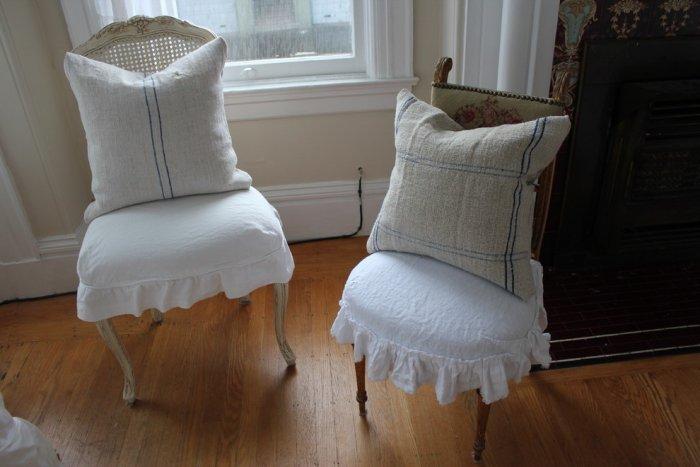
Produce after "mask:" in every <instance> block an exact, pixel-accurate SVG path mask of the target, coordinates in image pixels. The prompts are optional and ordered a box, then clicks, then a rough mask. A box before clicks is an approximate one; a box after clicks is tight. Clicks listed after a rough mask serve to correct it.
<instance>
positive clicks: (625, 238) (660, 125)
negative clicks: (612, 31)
mask: <svg viewBox="0 0 700 467" xmlns="http://www.w3.org/2000/svg"><path fill="white" fill-rule="evenodd" d="M575 109H576V110H575V113H574V119H573V130H572V134H571V137H570V141H569V145H568V147H567V148H566V150H567V151H568V154H566V160H567V162H568V164H567V165H568V167H566V168H567V170H566V174H565V179H564V180H563V181H564V182H565V183H564V190H563V199H562V201H561V205H560V206H559V208H560V212H559V216H558V220H559V223H558V229H557V234H556V243H555V246H554V248H552V249H553V251H554V254H553V257H554V258H553V261H552V262H553V263H554V265H556V266H558V267H565V268H566V267H573V268H580V267H587V266H617V267H621V266H635V265H640V264H649V263H655V262H666V261H676V260H687V259H692V258H698V257H700V254H699V253H700V248H699V247H700V37H681V38H656V39H627V40H620V39H597V40H596V39H594V40H589V41H586V42H585V44H584V51H583V57H582V60H581V69H580V77H579V81H578V94H577V98H576V101H575ZM558 178H560V182H561V181H562V180H561V178H562V174H561V173H559V174H558ZM555 206H556V205H555ZM555 215H556V214H555ZM550 248H551V245H550Z"/></svg>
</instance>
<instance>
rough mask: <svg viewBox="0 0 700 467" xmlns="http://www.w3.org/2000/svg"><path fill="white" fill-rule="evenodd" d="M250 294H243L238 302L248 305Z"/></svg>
mask: <svg viewBox="0 0 700 467" xmlns="http://www.w3.org/2000/svg"><path fill="white" fill-rule="evenodd" d="M250 302H251V300H250V294H248V295H243V296H242V297H241V298H239V299H238V303H240V304H241V306H248V305H250Z"/></svg>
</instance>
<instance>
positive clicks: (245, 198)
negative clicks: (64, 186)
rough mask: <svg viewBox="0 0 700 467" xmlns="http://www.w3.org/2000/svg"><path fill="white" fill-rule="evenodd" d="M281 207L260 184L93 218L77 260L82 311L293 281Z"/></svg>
mask: <svg viewBox="0 0 700 467" xmlns="http://www.w3.org/2000/svg"><path fill="white" fill-rule="evenodd" d="M293 270H294V261H293V259H292V255H291V253H290V251H289V247H288V246H287V242H286V239H285V237H284V234H283V232H282V225H281V223H280V220H279V217H278V215H277V212H276V211H275V209H274V208H273V207H272V206H271V205H270V204H269V203H268V202H267V200H265V198H264V197H263V196H262V195H261V194H260V193H259V192H258V191H257V190H255V189H254V188H251V189H249V190H241V191H232V192H226V193H216V194H209V195H197V196H187V197H183V198H178V199H173V200H163V201H155V202H151V203H145V204H140V205H136V206H130V207H127V208H124V209H120V210H117V211H113V212H110V213H107V214H105V215H103V216H100V217H98V218H97V219H95V220H93V221H92V222H91V223H90V226H89V227H88V229H87V232H86V233H85V238H84V240H83V243H82V247H81V249H80V256H79V258H78V276H79V277H80V284H79V286H78V316H79V317H80V318H81V319H83V320H85V321H98V320H101V319H106V318H110V317H112V316H116V315H121V314H132V315H135V316H140V315H141V314H142V313H143V311H144V310H146V309H148V308H156V309H158V310H161V311H167V310H169V309H171V308H175V307H181V308H189V307H190V306H192V305H193V304H194V303H195V302H197V301H199V300H202V299H204V298H207V297H210V296H212V295H215V294H217V293H219V292H225V293H226V296H227V297H229V298H236V297H241V296H243V295H246V294H248V293H250V292H251V291H253V290H255V289H256V288H258V287H261V286H263V285H267V284H271V283H283V282H287V281H289V279H290V277H291V275H292V271H293Z"/></svg>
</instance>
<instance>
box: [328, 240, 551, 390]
mask: <svg viewBox="0 0 700 467" xmlns="http://www.w3.org/2000/svg"><path fill="white" fill-rule="evenodd" d="M531 266H532V272H533V280H534V283H535V289H536V293H535V296H534V297H533V298H532V299H531V300H529V301H527V302H526V301H523V300H520V299H519V298H517V297H515V296H514V295H512V294H510V293H508V292H506V291H505V290H504V289H502V288H501V287H499V286H498V285H496V284H494V283H492V282H490V281H487V280H486V279H482V278H480V277H478V276H476V275H473V274H470V273H468V272H466V271H463V270H461V269H458V268H456V267H453V266H450V265H448V264H445V263H442V262H440V261H437V260H434V259H431V258H428V257H425V256H418V255H414V254H409V253H397V252H379V253H374V254H372V255H370V256H368V257H367V258H365V259H364V260H363V261H362V262H361V263H360V264H358V265H357V266H356V267H355V269H353V271H352V272H351V273H350V277H349V279H348V281H347V284H346V286H345V290H344V291H343V297H342V299H341V301H340V306H341V309H340V312H339V313H338V317H337V318H336V320H335V323H334V324H333V328H332V330H331V332H332V334H333V336H334V337H335V338H336V339H337V340H338V342H340V343H343V344H348V343H352V344H354V346H355V361H356V362H359V361H361V360H362V358H363V356H364V357H365V358H366V368H367V370H366V371H367V375H368V377H369V378H370V379H373V380H382V379H386V378H390V379H391V381H392V382H393V383H394V384H395V385H396V386H397V387H399V388H400V389H402V390H404V391H406V392H408V393H411V394H412V393H413V392H415V390H416V389H417V388H418V387H419V386H421V385H423V384H433V385H435V392H436V395H437V399H438V401H439V402H440V404H447V403H450V402H452V401H453V400H454V399H455V397H456V396H457V395H458V394H459V393H462V392H465V391H467V390H470V389H475V388H480V390H481V394H482V397H483V399H484V401H485V402H486V403H487V404H489V403H492V402H494V401H496V400H499V399H502V398H504V397H506V396H507V395H508V380H511V379H514V380H519V379H520V378H521V377H522V376H524V375H526V374H527V373H528V372H529V370H530V366H531V364H532V363H540V364H542V365H544V366H547V365H548V364H549V362H550V361H551V359H550V356H549V334H546V333H543V332H542V331H543V330H544V329H545V327H546V324H547V321H546V320H547V318H546V312H545V310H544V307H543V306H542V266H541V265H540V264H539V263H538V262H537V261H534V260H533V261H531Z"/></svg>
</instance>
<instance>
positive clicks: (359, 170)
mask: <svg viewBox="0 0 700 467" xmlns="http://www.w3.org/2000/svg"><path fill="white" fill-rule="evenodd" d="M357 173H358V174H359V178H358V180H357V199H358V201H359V205H360V224H359V225H358V226H357V229H355V231H354V232H352V233H349V234H344V235H335V236H333V237H321V238H309V239H307V240H297V241H295V242H289V244H290V245H298V244H300V243H309V242H318V241H321V240H337V239H339V238H350V237H354V236H355V235H357V234H358V233H360V230H362V227H363V225H364V214H363V212H362V175H363V173H362V167H358V168H357Z"/></svg>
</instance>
